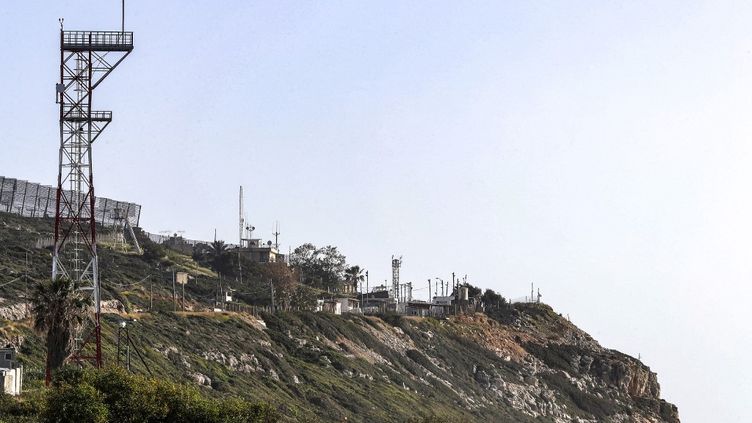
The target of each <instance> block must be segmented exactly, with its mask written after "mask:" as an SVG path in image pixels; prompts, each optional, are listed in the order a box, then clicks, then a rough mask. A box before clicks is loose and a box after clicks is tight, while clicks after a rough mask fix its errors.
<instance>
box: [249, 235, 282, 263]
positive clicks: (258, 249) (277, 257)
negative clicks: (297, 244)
mask: <svg viewBox="0 0 752 423" xmlns="http://www.w3.org/2000/svg"><path fill="white" fill-rule="evenodd" d="M238 251H239V252H240V254H241V255H243V256H246V257H248V258H249V259H250V260H251V261H252V262H254V263H283V262H284V261H285V255H284V254H280V252H279V251H278V250H277V249H276V248H274V245H272V242H271V241H269V242H267V243H266V244H262V243H261V240H260V239H249V240H248V244H247V245H246V246H243V247H241V248H239V250H238Z"/></svg>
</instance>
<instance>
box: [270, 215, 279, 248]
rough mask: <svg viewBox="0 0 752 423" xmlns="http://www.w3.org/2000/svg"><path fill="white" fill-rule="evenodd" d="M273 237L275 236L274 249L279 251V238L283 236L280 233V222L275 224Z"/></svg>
mask: <svg viewBox="0 0 752 423" xmlns="http://www.w3.org/2000/svg"><path fill="white" fill-rule="evenodd" d="M272 235H274V249H275V250H277V251H279V236H280V235H281V234H280V233H279V221H277V222H276V223H275V224H274V233H272Z"/></svg>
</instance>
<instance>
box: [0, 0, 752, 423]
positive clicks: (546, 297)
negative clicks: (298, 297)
mask: <svg viewBox="0 0 752 423" xmlns="http://www.w3.org/2000/svg"><path fill="white" fill-rule="evenodd" d="M60 17H64V18H65V28H66V29H71V30H74V29H86V30H117V29H118V28H119V27H120V26H119V25H120V2H119V1H115V0H111V1H102V0H96V1H95V0H76V1H73V0H58V1H24V2H21V1H14V2H11V1H5V2H3V4H2V7H0V35H2V40H3V42H1V43H0V55H1V56H2V57H3V59H2V66H0V79H2V81H4V82H3V88H4V89H3V99H2V100H0V123H1V124H2V126H3V127H4V128H5V132H4V135H2V136H0V140H1V141H0V142H1V143H2V146H3V149H2V153H0V175H5V176H9V177H15V178H20V179H27V180H30V181H34V182H40V183H44V184H54V182H55V178H56V174H57V160H58V151H57V147H58V143H59V139H58V121H57V119H58V115H57V113H58V112H57V106H56V104H55V102H54V88H55V82H56V80H57V78H58V75H59V67H58V66H59V50H58V49H59V45H58V42H59V38H58V37H59V35H58V31H59V24H58V18H60ZM750 21H752V3H750V2H742V1H740V2H731V1H729V2H727V1H707V2H703V1H694V2H680V1H668V0H667V1H661V2H655V1H618V0H616V1H610V2H602V1H567V2H564V1H559V2H555V1H537V2H528V1H518V2H505V1H489V2H475V1H467V2H449V1H447V2H441V1H433V2H419V1H415V2H413V1H409V2H405V1H362V2H349V1H342V2H329V1H318V2H289V1H273V2H272V1H267V2H257V1H229V0H227V1H222V2H218V1H209V0H205V1H191V2H185V1H177V0H174V1H159V2H156V1H145V0H129V1H128V2H127V5H126V21H125V22H126V29H127V30H131V31H134V40H135V49H134V51H133V53H132V54H131V55H130V56H129V57H128V58H127V59H126V60H125V61H124V62H123V63H122V64H121V65H120V67H119V68H117V69H116V70H115V72H113V74H112V75H111V76H109V77H108V79H107V80H106V82H104V83H103V84H102V85H100V87H99V88H98V89H97V91H96V92H95V96H94V104H95V105H96V106H97V107H98V108H99V109H103V110H113V122H112V124H111V125H110V126H109V127H108V128H107V130H106V132H105V133H104V134H103V135H102V137H100V138H99V140H98V141H97V143H95V145H94V169H95V175H96V178H95V181H96V190H97V193H98V194H99V195H101V196H107V197H109V198H115V199H118V200H124V201H132V202H136V203H139V204H141V205H143V210H142V214H141V225H142V226H143V227H144V228H145V229H146V230H148V231H150V232H155V233H157V232H160V231H164V230H170V231H173V232H174V231H178V230H181V231H183V230H184V231H185V236H186V237H189V238H194V239H211V238H213V236H214V230H215V229H216V230H217V234H218V237H219V238H221V239H225V240H227V241H228V242H236V241H237V236H238V233H237V197H238V187H239V186H240V185H243V187H244V190H245V192H246V196H245V201H246V210H247V215H248V219H249V220H250V222H251V223H252V224H253V225H255V226H256V228H257V231H256V232H255V233H254V235H260V236H261V237H262V238H263V239H264V240H266V239H270V238H271V237H272V235H271V233H272V228H273V225H274V222H275V221H279V222H280V232H281V235H280V241H281V243H282V249H284V250H285V251H286V250H287V249H288V247H292V248H294V247H295V246H297V245H300V244H302V243H304V242H312V243H314V244H316V245H329V244H331V245H336V246H337V247H339V248H340V250H341V251H342V252H343V253H344V254H345V255H346V256H347V258H348V261H349V262H351V263H354V264H359V265H361V266H363V267H365V268H366V269H368V270H369V274H370V281H371V284H372V285H375V284H376V283H379V282H380V281H383V280H384V279H387V278H389V277H390V259H391V256H392V254H397V255H402V256H403V267H402V279H403V281H408V280H409V281H413V282H414V286H415V288H416V291H415V296H416V297H419V298H420V297H425V296H427V289H425V286H426V285H427V279H428V278H434V277H441V278H443V279H444V280H448V279H451V273H452V272H456V274H457V275H463V276H464V275H467V277H468V281H470V282H471V283H473V284H475V285H478V286H481V287H483V288H492V289H494V290H497V291H499V292H501V293H502V295H504V296H506V297H511V298H515V297H521V296H523V295H525V294H526V293H528V292H529V289H530V283H535V285H536V287H539V288H540V290H541V293H542V294H543V301H544V302H546V303H548V304H550V305H551V306H553V307H554V309H555V310H557V311H559V312H561V313H563V314H565V315H569V317H570V318H571V320H572V321H573V322H574V323H576V324H577V325H578V326H580V327H581V328H583V329H584V330H586V331H588V332H589V333H590V334H591V335H593V336H594V337H595V338H596V339H597V340H599V341H600V343H601V344H602V345H604V346H606V347H608V348H614V349H617V350H620V351H622V352H625V353H627V354H630V355H633V356H638V355H639V356H640V357H641V358H642V360H643V362H645V363H646V364H647V365H649V366H650V367H651V369H652V370H653V371H656V372H657V373H658V378H659V381H660V383H661V387H662V396H663V397H664V398H665V399H667V400H668V401H670V402H673V403H675V404H676V405H677V406H678V407H679V411H680V416H681V418H682V421H684V422H707V421H714V422H747V421H752V411H750V409H749V407H748V401H749V398H751V397H752V367H750V366H748V365H747V363H748V361H749V360H748V357H746V354H747V353H748V352H749V351H752V335H751V334H750V329H749V322H750V320H752V307H750V302H752V286H751V285H750V283H749V282H750V280H751V279H752V249H750V240H752V219H750V216H752V186H751V185H752V166H751V165H752V143H751V142H750V141H751V140H752V119H749V112H750V111H752V27H751V26H750V25H749V22H750Z"/></svg>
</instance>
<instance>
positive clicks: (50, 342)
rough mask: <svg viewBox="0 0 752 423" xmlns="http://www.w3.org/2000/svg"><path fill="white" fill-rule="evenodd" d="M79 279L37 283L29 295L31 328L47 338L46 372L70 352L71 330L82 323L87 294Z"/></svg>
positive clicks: (58, 364)
mask: <svg viewBox="0 0 752 423" xmlns="http://www.w3.org/2000/svg"><path fill="white" fill-rule="evenodd" d="M79 287H80V283H79V282H74V281H71V280H69V279H65V278H58V279H55V280H49V281H45V282H41V283H39V284H37V286H36V287H35V289H34V293H33V294H32V297H31V304H32V310H31V313H32V316H33V318H34V329H35V330H36V331H38V332H39V333H43V334H45V335H46V338H47V372H48V373H47V375H48V377H49V374H50V372H51V371H52V370H56V369H59V368H60V367H62V366H63V364H65V360H67V359H68V358H70V356H71V355H72V353H73V332H74V330H75V329H76V328H77V327H78V326H80V325H81V324H83V323H84V320H85V319H86V314H87V313H86V312H87V310H88V309H89V307H91V305H92V301H91V296H89V295H86V294H84V293H82V292H81V291H80V290H79Z"/></svg>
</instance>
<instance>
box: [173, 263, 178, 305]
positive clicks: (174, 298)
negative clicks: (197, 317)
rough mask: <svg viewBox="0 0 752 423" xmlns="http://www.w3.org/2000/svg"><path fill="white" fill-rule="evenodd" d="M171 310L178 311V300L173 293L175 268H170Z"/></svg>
mask: <svg viewBox="0 0 752 423" xmlns="http://www.w3.org/2000/svg"><path fill="white" fill-rule="evenodd" d="M172 310H173V311H178V299H177V293H176V292H175V268H174V267H173V268H172Z"/></svg>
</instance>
